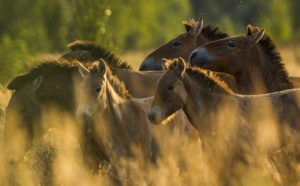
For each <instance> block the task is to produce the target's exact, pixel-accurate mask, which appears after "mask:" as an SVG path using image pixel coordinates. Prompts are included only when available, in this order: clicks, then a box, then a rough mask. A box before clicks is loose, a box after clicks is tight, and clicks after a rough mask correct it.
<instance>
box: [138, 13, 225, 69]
mask: <svg viewBox="0 0 300 186" xmlns="http://www.w3.org/2000/svg"><path fill="white" fill-rule="evenodd" d="M183 24H184V26H185V29H186V32H185V33H182V34H180V35H178V36H177V37H175V38H174V39H172V40H171V41H169V42H167V43H165V44H164V45H162V46H161V47H159V48H158V49H156V50H155V51H153V52H152V53H151V54H149V55H148V56H147V57H146V59H144V61H143V62H142V63H141V65H140V67H139V70H140V71H147V70H162V64H163V63H164V62H165V61H164V60H163V58H166V59H173V58H177V57H182V58H183V59H185V60H186V61H188V57H189V56H190V54H191V52H192V51H193V50H194V49H196V48H197V47H199V46H201V45H203V44H205V43H208V42H210V41H214V40H218V39H222V38H226V37H228V35H227V34H226V33H222V32H220V31H219V28H218V27H212V26H209V25H208V26H206V27H204V28H202V27H203V19H202V18H200V19H199V21H195V20H194V19H192V20H190V21H184V22H183Z"/></svg>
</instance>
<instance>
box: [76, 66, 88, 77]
mask: <svg viewBox="0 0 300 186" xmlns="http://www.w3.org/2000/svg"><path fill="white" fill-rule="evenodd" d="M77 64H78V71H79V73H80V74H81V76H82V77H83V78H84V77H85V76H87V75H88V74H89V73H90V71H89V70H88V69H87V68H85V67H84V66H83V65H82V64H81V63H79V62H77Z"/></svg>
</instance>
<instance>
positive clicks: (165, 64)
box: [161, 58, 168, 71]
mask: <svg viewBox="0 0 300 186" xmlns="http://www.w3.org/2000/svg"><path fill="white" fill-rule="evenodd" d="M161 60H162V64H161V67H162V69H163V70H164V71H166V70H168V65H167V64H168V60H167V59H166V58H162V59H161Z"/></svg>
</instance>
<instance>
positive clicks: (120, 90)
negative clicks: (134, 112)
mask: <svg viewBox="0 0 300 186" xmlns="http://www.w3.org/2000/svg"><path fill="white" fill-rule="evenodd" d="M89 70H90V73H98V70H99V69H98V65H97V64H96V63H93V65H92V67H90V68H89ZM106 76H107V80H108V81H109V83H110V84H111V86H112V87H113V88H114V90H115V91H116V92H117V94H118V95H119V96H120V97H122V98H124V99H126V98H128V97H130V95H129V93H128V90H127V89H126V86H125V84H124V82H123V81H120V79H119V78H118V77H116V76H115V75H113V73H112V72H111V70H110V68H107V72H106Z"/></svg>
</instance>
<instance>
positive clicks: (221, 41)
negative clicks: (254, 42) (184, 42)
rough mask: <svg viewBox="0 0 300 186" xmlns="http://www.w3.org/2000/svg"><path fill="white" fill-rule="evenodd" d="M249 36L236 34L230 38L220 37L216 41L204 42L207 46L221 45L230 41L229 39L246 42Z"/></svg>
mask: <svg viewBox="0 0 300 186" xmlns="http://www.w3.org/2000/svg"><path fill="white" fill-rule="evenodd" d="M248 38H249V37H246V36H234V37H229V38H224V39H219V40H216V41H212V42H209V43H207V44H204V45H203V46H204V47H206V46H220V45H222V44H226V45H227V43H228V42H229V41H234V42H236V43H245V42H248V41H249V39H248Z"/></svg>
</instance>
